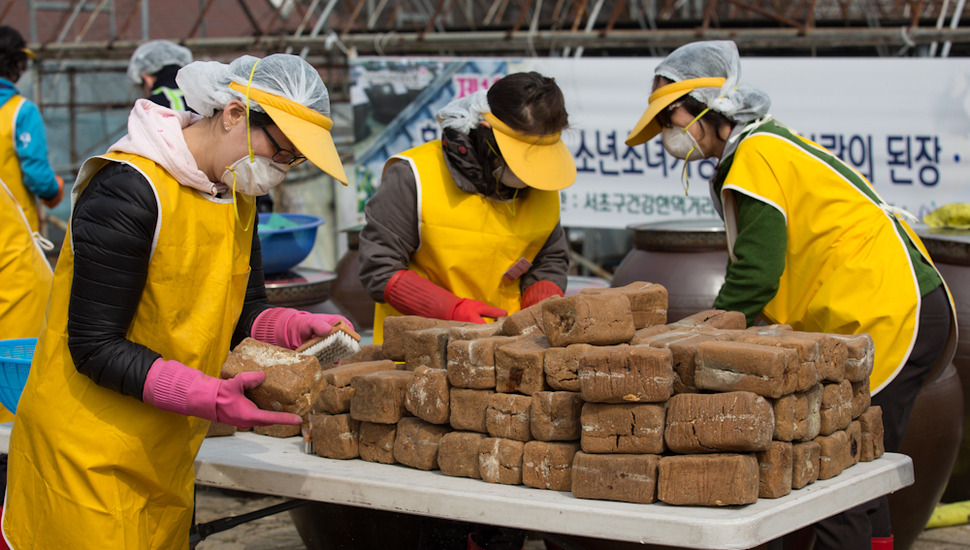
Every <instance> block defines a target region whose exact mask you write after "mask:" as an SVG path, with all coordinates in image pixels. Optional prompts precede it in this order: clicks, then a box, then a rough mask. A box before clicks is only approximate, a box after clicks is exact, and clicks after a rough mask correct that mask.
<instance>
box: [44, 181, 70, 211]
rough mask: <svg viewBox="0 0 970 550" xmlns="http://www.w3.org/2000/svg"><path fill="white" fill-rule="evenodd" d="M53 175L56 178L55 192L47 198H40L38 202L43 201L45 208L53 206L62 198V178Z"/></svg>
mask: <svg viewBox="0 0 970 550" xmlns="http://www.w3.org/2000/svg"><path fill="white" fill-rule="evenodd" d="M54 177H55V178H57V194H56V195H54V196H53V197H51V198H49V199H40V202H42V203H44V206H46V207H47V208H54V207H55V206H57V205H58V204H60V202H61V199H63V198H64V178H62V177H60V176H57V175H55V176H54Z"/></svg>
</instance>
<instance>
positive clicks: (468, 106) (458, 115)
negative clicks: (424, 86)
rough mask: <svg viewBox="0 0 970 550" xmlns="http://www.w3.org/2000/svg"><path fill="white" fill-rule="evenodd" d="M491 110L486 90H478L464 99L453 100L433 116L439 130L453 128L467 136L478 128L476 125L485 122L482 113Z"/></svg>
mask: <svg viewBox="0 0 970 550" xmlns="http://www.w3.org/2000/svg"><path fill="white" fill-rule="evenodd" d="M490 112H492V108H491V107H489V105H488V90H479V91H477V92H475V93H473V94H469V95H466V96H465V97H462V98H459V99H455V100H453V101H451V102H450V103H448V104H447V105H445V106H444V107H442V108H441V109H439V110H438V112H437V113H435V114H434V117H435V119H437V121H438V124H439V125H440V126H441V129H442V130H444V129H445V128H454V129H455V130H458V131H459V132H461V133H463V134H467V133H468V132H470V131H472V130H473V129H475V128H477V127H478V124H479V123H480V122H481V121H483V120H485V119H484V118H482V113H490Z"/></svg>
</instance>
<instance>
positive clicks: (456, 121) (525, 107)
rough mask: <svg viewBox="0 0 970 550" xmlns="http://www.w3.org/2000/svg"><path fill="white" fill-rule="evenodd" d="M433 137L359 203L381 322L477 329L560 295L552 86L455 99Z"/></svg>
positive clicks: (567, 167) (562, 264)
mask: <svg viewBox="0 0 970 550" xmlns="http://www.w3.org/2000/svg"><path fill="white" fill-rule="evenodd" d="M436 117H437V119H438V121H439V123H440V125H441V129H442V137H441V139H440V140H434V141H431V142H428V143H425V144H424V145H419V146H417V147H414V148H412V149H410V150H408V151H404V152H403V153H400V154H398V155H395V156H394V157H392V158H391V159H390V160H388V162H387V164H386V165H385V166H384V175H383V177H382V179H381V185H380V187H379V188H378V190H377V193H375V195H374V196H373V197H371V199H370V200H368V202H367V206H366V208H365V215H366V217H367V225H365V226H364V228H363V230H362V231H361V234H360V278H361V281H362V282H363V284H364V287H365V288H367V290H368V292H370V294H371V296H373V297H374V299H375V300H377V302H378V304H377V307H376V312H375V317H374V341H375V342H376V343H380V342H381V341H383V338H382V332H383V330H382V329H383V320H384V318H385V317H387V316H389V315H402V314H404V315H421V316H424V317H433V318H436V319H447V320H456V321H468V322H477V323H483V322H484V318H494V317H501V316H505V315H508V314H511V313H514V312H516V311H518V310H519V309H521V308H525V307H528V306H530V305H532V304H535V303H538V302H539V301H540V300H542V299H544V298H548V297H549V296H557V295H558V296H561V295H562V293H563V290H564V289H565V286H566V270H567V268H568V265H569V250H568V248H567V243H566V236H565V232H564V231H563V229H562V226H561V225H560V223H559V193H558V191H559V190H561V189H565V188H566V187H569V186H570V185H572V183H573V182H574V181H575V179H576V165H575V162H574V161H573V158H572V154H571V153H570V152H569V149H568V148H567V147H566V146H565V144H564V143H563V142H562V140H561V139H560V132H561V131H562V130H564V129H565V128H566V127H567V125H568V115H567V113H566V109H565V103H564V100H563V96H562V92H561V91H560V90H559V87H558V86H557V85H556V83H555V81H554V80H553V79H551V78H547V77H544V76H542V75H540V74H538V73H534V72H533V73H516V74H511V75H508V76H506V77H504V78H502V79H500V80H498V81H496V82H495V83H494V84H492V86H491V87H490V88H489V89H488V90H487V91H485V90H483V91H480V92H477V93H474V94H472V95H469V96H466V97H464V98H461V99H458V100H455V101H452V102H451V103H450V104H448V105H446V106H445V107H444V108H443V109H441V110H440V111H439V112H438V113H437V114H436Z"/></svg>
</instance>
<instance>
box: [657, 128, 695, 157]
mask: <svg viewBox="0 0 970 550" xmlns="http://www.w3.org/2000/svg"><path fill="white" fill-rule="evenodd" d="M660 137H661V139H662V140H663V143H664V149H666V150H667V152H668V153H670V154H671V155H672V156H674V157H677V158H679V159H684V160H701V159H703V158H705V156H704V151H702V150H701V146H700V144H698V143H697V140H696V139H694V136H693V135H691V133H690V132H689V131H688V130H687V129H686V128H682V127H680V126H674V127H672V128H664V129H663V132H662V133H661V136H660Z"/></svg>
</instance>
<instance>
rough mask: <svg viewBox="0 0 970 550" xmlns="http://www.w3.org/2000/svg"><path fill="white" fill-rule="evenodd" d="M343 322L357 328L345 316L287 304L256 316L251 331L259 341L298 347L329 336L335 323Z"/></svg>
mask: <svg viewBox="0 0 970 550" xmlns="http://www.w3.org/2000/svg"><path fill="white" fill-rule="evenodd" d="M337 323H343V324H345V325H347V326H348V327H350V330H351V331H353V330H354V325H352V324H351V323H350V321H348V320H347V318H346V317H344V316H342V315H328V314H325V313H310V312H309V311H300V310H298V309H290V308H288V307H274V308H270V309H267V310H266V311H264V312H262V313H260V314H259V315H257V316H256V320H254V321H253V328H252V329H251V330H250V331H249V332H250V334H251V335H252V337H253V338H255V339H257V340H259V341H260V342H266V343H267V344H273V345H274V346H279V347H281V348H287V349H296V348H298V347H300V346H302V345H303V343H304V342H306V341H307V340H311V339H313V338H316V337H317V336H327V335H328V334H330V333H331V332H333V329H334V325H336V324H337Z"/></svg>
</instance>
